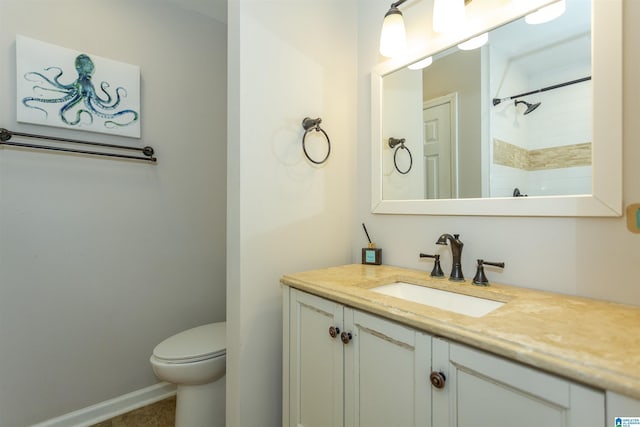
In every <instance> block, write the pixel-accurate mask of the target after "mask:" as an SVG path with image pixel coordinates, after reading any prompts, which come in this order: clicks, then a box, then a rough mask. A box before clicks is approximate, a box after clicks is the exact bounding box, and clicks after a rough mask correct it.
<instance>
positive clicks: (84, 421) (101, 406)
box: [32, 382, 176, 427]
mask: <svg viewBox="0 0 640 427" xmlns="http://www.w3.org/2000/svg"><path fill="white" fill-rule="evenodd" d="M175 394H176V386H175V385H174V384H170V383H166V382H160V383H158V384H154V385H152V386H150V387H146V388H143V389H141V390H136V391H134V392H131V393H128V394H124V395H122V396H118V397H116V398H113V399H110V400H106V401H104V402H100V403H97V404H95V405H92V406H88V407H86V408H83V409H79V410H77V411H74V412H70V413H68V414H65V415H61V416H59V417H56V418H52V419H50V420H47V421H43V422H41V423H38V424H34V425H33V426H32V427H87V426H90V425H93V424H97V423H99V422H101V421H104V420H108V419H110V418H113V417H117V416H118V415H122V414H126V413H127V412H130V411H133V410H134V409H138V408H142V407H143V406H147V405H150V404H152V403H155V402H158V401H160V400H163V399H166V398H167V397H171V396H173V395H175Z"/></svg>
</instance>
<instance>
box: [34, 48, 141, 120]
mask: <svg viewBox="0 0 640 427" xmlns="http://www.w3.org/2000/svg"><path fill="white" fill-rule="evenodd" d="M95 68H96V67H95V65H94V63H93V61H92V60H91V58H90V57H89V56H88V55H86V54H84V53H82V54H80V55H78V56H76V58H75V69H76V72H77V74H78V76H77V78H75V79H74V80H73V81H72V82H70V83H64V82H63V81H61V79H62V78H63V74H64V71H63V70H62V68H60V67H55V66H51V67H47V68H45V69H44V72H37V71H30V72H27V73H25V74H24V78H25V80H27V81H29V82H34V83H36V84H35V85H34V86H33V87H32V90H33V92H37V93H39V94H40V96H28V97H25V98H23V99H22V104H23V105H24V106H25V107H27V108H32V109H35V110H40V111H42V112H43V113H44V115H45V119H46V118H47V117H48V115H49V113H48V111H47V110H46V109H45V108H43V107H44V106H45V105H50V104H60V109H59V111H58V114H59V116H60V120H62V122H63V123H64V124H66V125H69V126H76V125H79V124H93V121H94V117H99V118H100V119H103V120H104V126H105V127H106V128H116V127H123V126H129V125H131V124H132V123H135V122H137V121H138V117H139V114H138V112H136V111H135V110H133V109H122V107H121V105H120V104H121V102H122V99H123V98H124V97H126V96H127V91H126V89H125V88H124V87H122V86H118V87H117V88H116V89H115V90H114V91H110V85H109V83H108V82H106V81H103V82H101V83H100V89H99V90H96V88H95V86H94V84H93V82H92V81H91V79H92V76H93V74H94V72H95Z"/></svg>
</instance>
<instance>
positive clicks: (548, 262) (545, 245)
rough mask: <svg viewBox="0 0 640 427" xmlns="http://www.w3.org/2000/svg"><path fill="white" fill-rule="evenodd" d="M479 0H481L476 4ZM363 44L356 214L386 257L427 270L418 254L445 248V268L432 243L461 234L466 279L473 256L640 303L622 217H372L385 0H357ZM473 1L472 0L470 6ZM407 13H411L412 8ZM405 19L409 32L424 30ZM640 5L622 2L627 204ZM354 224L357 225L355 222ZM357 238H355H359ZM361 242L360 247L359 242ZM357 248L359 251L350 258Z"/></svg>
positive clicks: (552, 282)
mask: <svg viewBox="0 0 640 427" xmlns="http://www.w3.org/2000/svg"><path fill="white" fill-rule="evenodd" d="M474 3H475V2H474ZM358 4H359V9H358V10H359V25H358V29H359V49H358V65H359V68H358V77H359V80H358V124H359V126H358V183H357V187H358V189H359V191H358V192H357V195H358V199H357V212H356V214H357V218H358V221H360V220H363V221H365V222H366V223H367V226H368V227H369V229H370V230H376V231H377V234H378V237H376V241H377V244H378V246H379V247H382V248H383V250H384V254H385V255H384V256H385V259H384V262H385V263H388V264H392V265H399V266H405V267H411V268H417V269H421V270H424V271H425V274H427V273H428V272H429V271H430V270H431V267H432V263H431V262H428V261H420V260H419V258H418V254H419V252H441V253H443V267H444V269H445V270H448V269H449V267H450V262H451V261H450V254H449V252H447V247H443V248H440V247H436V245H434V243H435V241H436V239H437V237H438V236H439V235H440V233H444V232H448V233H460V235H461V240H462V241H463V242H465V247H464V252H463V256H462V264H463V269H464V272H465V274H466V276H467V277H473V274H474V271H475V267H474V264H475V259H476V258H484V259H485V260H491V261H504V262H505V263H506V268H505V270H504V272H502V273H500V272H497V271H493V270H492V271H489V272H488V273H487V275H488V276H489V280H493V281H496V282H503V283H509V284H514V285H519V286H524V287H529V288H536V289H547V290H552V291H557V292H562V293H568V294H576V295H583V296H588V297H594V298H602V299H606V300H611V301H618V302H623V303H630V304H636V305H640V286H638V285H637V283H638V279H639V278H640V235H637V234H632V233H630V232H629V231H627V229H626V226H625V219H624V218H509V217H454V216H451V217H445V216H408V215H372V214H371V213H370V207H371V194H370V193H371V191H370V188H371V184H370V176H371V171H370V164H371V161H370V155H371V148H370V147H371V141H370V136H371V132H370V126H371V123H370V113H369V111H370V110H369V102H370V83H369V79H370V75H369V71H370V69H371V67H373V66H374V65H375V64H376V63H377V62H379V61H380V60H381V59H382V58H380V57H379V56H378V53H377V44H378V37H379V31H380V25H381V20H382V16H384V13H385V12H386V10H387V9H388V7H389V3H388V2H387V1H384V0H375V1H372V0H360V1H359V3H358ZM472 4H473V3H472ZM407 13H408V12H407ZM422 18H423V19H422V20H420V19H418V18H416V17H413V19H414V21H410V22H407V32H408V33H409V34H412V33H416V32H420V31H424V30H423V29H418V28H416V27H414V26H412V22H415V20H418V21H423V20H424V17H422ZM638 19H640V2H637V1H635V0H624V27H623V31H624V46H625V47H624V81H623V85H624V93H625V97H624V153H625V156H624V166H623V167H624V203H625V205H627V204H630V203H633V202H638V201H640V186H639V185H638V183H639V182H640V170H639V169H638V168H637V167H636V165H635V164H634V161H635V159H638V158H640V144H637V140H638V138H639V137H640V122H639V121H638V120H636V119H635V116H636V115H637V112H638V111H640V97H638V96H636V95H634V94H637V93H638V92H639V91H640V82H638V81H637V78H636V77H635V74H637V73H635V72H634V70H637V69H638V68H639V67H640V52H639V51H638V50H637V49H635V48H634V47H633V46H634V41H635V40H638V39H640V29H639V28H638V26H637V25H635V22H637V20H638ZM427 22H428V21H427ZM355 225H356V224H355V223H354V224H353V226H354V227H355ZM358 238H359V236H357V235H354V241H357V239H358ZM354 246H356V245H354ZM358 257H359V252H358V249H357V248H356V247H354V249H353V253H352V258H353V259H354V260H357V259H358Z"/></svg>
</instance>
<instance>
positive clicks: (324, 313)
mask: <svg viewBox="0 0 640 427" xmlns="http://www.w3.org/2000/svg"><path fill="white" fill-rule="evenodd" d="M283 315H284V337H283V341H284V358H283V359H284V363H283V390H284V397H283V426H291V427H302V426H303V427H329V426H335V427H338V426H343V425H346V426H363V427H365V426H366V427H375V426H381V427H382V426H384V427H388V426H406V427H410V426H428V425H430V417H431V413H430V404H429V402H430V393H431V386H430V384H429V369H430V366H431V360H430V354H431V348H430V345H431V337H430V336H429V335H427V334H424V333H422V332H419V331H416V330H413V329H411V328H408V327H405V326H403V325H400V324H398V323H395V322H391V321H389V320H385V319H382V318H380V317H377V316H373V315H370V314H367V313H364V312H361V311H358V310H354V309H351V308H348V307H344V306H342V305H340V304H338V303H335V302H332V301H329V300H326V299H323V298H319V297H316V296H313V295H310V294H307V293H305V292H301V291H298V290H296V289H293V288H286V289H285V291H284V313H283ZM331 328H334V329H333V331H335V333H330V329H331ZM337 330H339V331H337ZM332 335H335V336H332Z"/></svg>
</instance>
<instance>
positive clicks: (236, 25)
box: [227, 0, 361, 426]
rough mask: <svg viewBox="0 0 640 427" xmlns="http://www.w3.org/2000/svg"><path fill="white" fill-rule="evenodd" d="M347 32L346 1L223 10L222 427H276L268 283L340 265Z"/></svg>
mask: <svg viewBox="0 0 640 427" xmlns="http://www.w3.org/2000/svg"><path fill="white" fill-rule="evenodd" d="M356 25H357V19H356V3H355V2H352V1H346V2H345V1H342V0H340V1H338V0H324V1H318V0H286V1H273V0H233V1H231V2H229V71H228V75H229V101H228V114H229V121H228V139H229V153H228V171H229V176H228V236H227V240H228V246H227V249H228V252H227V256H228V264H227V313H228V319H227V322H228V323H227V328H228V330H227V336H228V340H227V425H230V426H276V425H280V424H281V409H282V405H281V402H282V399H281V394H282V388H281V382H282V380H281V378H282V314H281V311H282V303H281V289H280V285H279V279H280V277H281V276H282V275H283V274H286V273H290V272H294V271H301V270H308V269H315V268H321V267H326V266H331V265H339V264H345V263H348V262H349V261H350V259H351V243H352V242H351V235H350V231H351V226H352V225H353V224H354V223H355V222H356V221H354V219H353V209H354V198H355V194H354V185H353V184H354V182H355V170H354V165H355V164H356V160H355V156H356V148H357V136H356V125H355V119H356V115H355V113H356V87H355V86H354V82H355V81H356V72H357V68H356V66H357V62H356V60H357V51H356V39H357V28H356ZM305 116H310V117H314V118H315V117H321V118H322V126H323V129H325V130H326V132H327V133H328V134H329V137H330V138H331V143H332V148H331V157H330V158H329V160H328V161H327V163H326V164H324V165H323V166H320V167H317V166H314V165H313V164H311V163H309V162H308V161H307V160H306V159H305V158H304V156H303V153H302V146H301V141H302V135H303V130H302V126H301V123H302V120H303V119H304V117H305ZM357 155H358V156H360V154H359V153H358V154H357ZM358 227H359V228H358V229H359V230H361V228H360V224H358ZM360 247H361V245H360Z"/></svg>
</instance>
